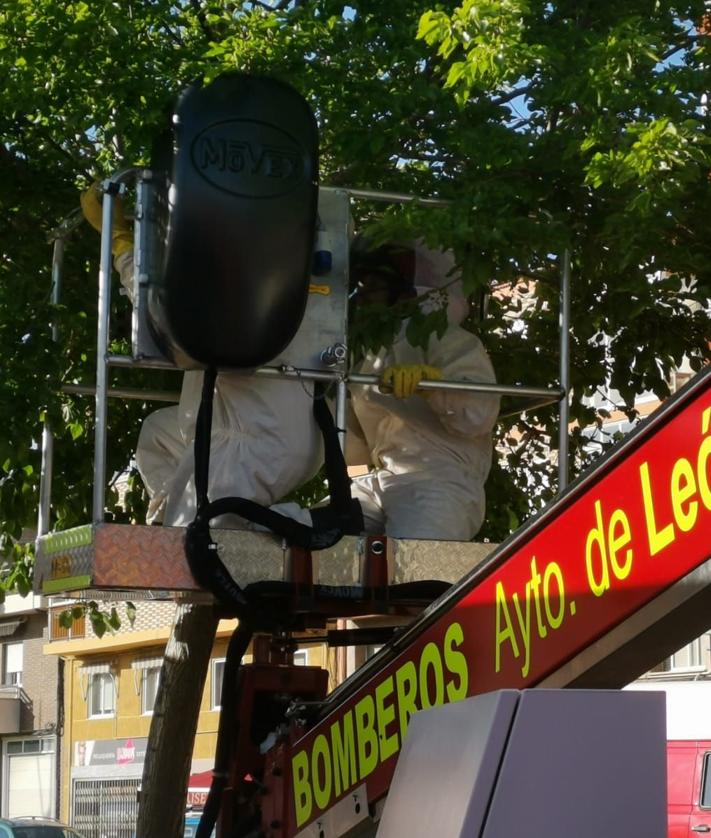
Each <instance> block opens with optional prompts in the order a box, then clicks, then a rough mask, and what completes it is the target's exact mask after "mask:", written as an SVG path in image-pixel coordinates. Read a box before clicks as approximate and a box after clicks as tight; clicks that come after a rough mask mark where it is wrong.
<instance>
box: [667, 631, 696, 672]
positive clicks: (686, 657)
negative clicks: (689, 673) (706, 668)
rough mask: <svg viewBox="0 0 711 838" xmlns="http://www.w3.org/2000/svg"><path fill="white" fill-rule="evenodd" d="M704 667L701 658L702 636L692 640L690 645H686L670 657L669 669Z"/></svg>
mask: <svg viewBox="0 0 711 838" xmlns="http://www.w3.org/2000/svg"><path fill="white" fill-rule="evenodd" d="M698 668H703V666H702V660H701V638H700V637H697V638H696V640H692V642H691V643H689V645H688V646H684V647H682V648H681V649H679V651H677V652H674V654H673V655H672V656H671V657H670V658H669V671H670V672H674V671H676V670H679V669H698Z"/></svg>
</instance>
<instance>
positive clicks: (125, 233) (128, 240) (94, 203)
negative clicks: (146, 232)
mask: <svg viewBox="0 0 711 838" xmlns="http://www.w3.org/2000/svg"><path fill="white" fill-rule="evenodd" d="M99 196H100V192H99V183H98V182H97V183H92V185H91V186H90V187H89V188H88V189H87V190H86V192H83V193H82V194H81V196H80V197H79V201H80V203H81V209H82V212H83V213H84V218H86V220H87V221H88V222H89V224H91V226H92V227H93V228H94V229H95V230H98V231H99V232H101V222H102V220H103V209H102V205H101V199H100V197H99ZM128 250H133V231H132V230H131V227H130V225H129V223H128V221H126V217H125V216H124V213H123V200H122V198H121V196H120V195H117V196H116V197H115V198H114V214H113V222H112V224H111V252H112V253H113V254H114V256H120V255H121V254H122V253H126V251H128Z"/></svg>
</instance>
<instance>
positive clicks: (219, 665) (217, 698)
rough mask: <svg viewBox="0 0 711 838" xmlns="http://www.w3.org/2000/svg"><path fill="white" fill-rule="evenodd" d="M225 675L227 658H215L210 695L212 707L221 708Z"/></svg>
mask: <svg viewBox="0 0 711 838" xmlns="http://www.w3.org/2000/svg"><path fill="white" fill-rule="evenodd" d="M224 675H225V659H224V658H214V659H213V661H212V679H211V680H212V690H211V696H210V707H211V708H212V709H213V710H219V709H220V706H221V696H222V679H223V678H224Z"/></svg>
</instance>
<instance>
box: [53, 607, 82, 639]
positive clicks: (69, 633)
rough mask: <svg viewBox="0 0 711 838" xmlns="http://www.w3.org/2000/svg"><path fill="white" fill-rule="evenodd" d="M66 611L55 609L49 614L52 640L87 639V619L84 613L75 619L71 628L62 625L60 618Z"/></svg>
mask: <svg viewBox="0 0 711 838" xmlns="http://www.w3.org/2000/svg"><path fill="white" fill-rule="evenodd" d="M66 610H67V609H65V608H55V609H53V610H52V611H50V612H49V639H50V640H74V639H76V638H79V637H86V617H85V615H84V614H83V613H82V614H81V615H80V616H78V617H75V618H74V620H73V622H72V624H71V626H70V627H69V628H66V627H65V626H63V625H62V624H61V623H60V621H59V616H60V614H62V613H63V612H64V611H66Z"/></svg>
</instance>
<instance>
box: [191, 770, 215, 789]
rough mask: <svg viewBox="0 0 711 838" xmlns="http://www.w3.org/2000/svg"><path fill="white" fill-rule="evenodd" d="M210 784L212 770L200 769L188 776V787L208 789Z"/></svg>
mask: <svg viewBox="0 0 711 838" xmlns="http://www.w3.org/2000/svg"><path fill="white" fill-rule="evenodd" d="M211 785H212V771H200V772H199V773H198V774H191V775H190V777H189V778H188V788H189V789H209V788H210V786H211Z"/></svg>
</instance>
